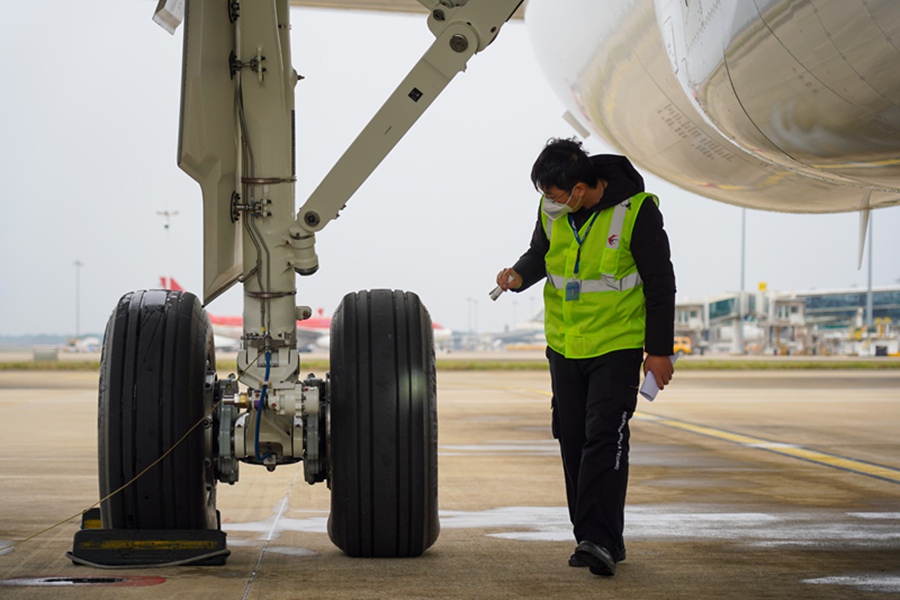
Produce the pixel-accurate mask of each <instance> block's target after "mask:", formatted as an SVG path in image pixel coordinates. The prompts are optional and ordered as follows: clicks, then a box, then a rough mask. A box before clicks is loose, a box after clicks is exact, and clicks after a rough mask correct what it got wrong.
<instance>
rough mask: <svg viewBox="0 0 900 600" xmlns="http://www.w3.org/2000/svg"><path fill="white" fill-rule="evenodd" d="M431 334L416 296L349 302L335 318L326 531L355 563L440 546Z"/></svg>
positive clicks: (379, 295)
mask: <svg viewBox="0 0 900 600" xmlns="http://www.w3.org/2000/svg"><path fill="white" fill-rule="evenodd" d="M433 335H434V334H433V329H432V325H431V318H430V317H429V315H428V312H427V311H426V310H425V307H424V306H423V305H422V303H421V301H420V300H419V297H418V296H416V295H415V294H413V293H411V292H400V291H390V290H373V291H366V292H357V293H351V294H347V295H346V296H345V297H344V299H343V301H342V302H341V305H340V306H339V307H338V309H337V311H336V312H335V315H334V319H333V320H332V325H331V402H330V407H331V419H330V428H331V431H330V438H329V448H328V451H329V456H330V460H329V476H328V477H329V483H330V487H331V516H330V517H329V521H328V533H329V535H330V536H331V540H332V542H334V543H335V545H337V546H338V547H339V548H340V549H341V550H343V551H344V552H345V553H347V554H348V555H350V556H359V557H407V556H418V555H420V554H422V552H424V551H425V550H427V549H428V548H429V547H430V546H431V545H432V544H433V543H434V541H435V540H436V539H437V536H438V533H439V531H440V524H439V522H438V510H437V401H436V380H435V367H434V342H433Z"/></svg>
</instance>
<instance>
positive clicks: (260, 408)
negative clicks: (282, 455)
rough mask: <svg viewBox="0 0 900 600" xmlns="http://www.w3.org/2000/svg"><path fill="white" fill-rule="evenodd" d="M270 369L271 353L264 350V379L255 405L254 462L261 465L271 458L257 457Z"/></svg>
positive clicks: (266, 456) (268, 453) (267, 455)
mask: <svg viewBox="0 0 900 600" xmlns="http://www.w3.org/2000/svg"><path fill="white" fill-rule="evenodd" d="M271 369H272V351H271V350H266V378H265V379H264V380H263V386H262V390H260V392H259V404H257V405H256V440H255V445H256V448H255V452H256V460H257V461H258V462H259V463H260V464H262V462H263V461H264V460H266V459H267V458H268V457H270V456H272V453H271V452H267V453H266V455H265V456H262V457H260V455H259V422H260V421H262V411H263V410H265V408H266V389H267V388H268V387H269V372H270V371H271Z"/></svg>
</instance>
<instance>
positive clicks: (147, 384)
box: [98, 290, 217, 530]
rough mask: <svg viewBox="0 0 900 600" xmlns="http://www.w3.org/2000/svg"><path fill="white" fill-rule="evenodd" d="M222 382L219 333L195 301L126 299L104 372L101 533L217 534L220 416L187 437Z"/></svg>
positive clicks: (167, 296)
mask: <svg viewBox="0 0 900 600" xmlns="http://www.w3.org/2000/svg"><path fill="white" fill-rule="evenodd" d="M214 377H215V349H214V346H213V335H212V327H211V326H210V323H209V318H208V317H207V316H206V312H205V311H204V310H203V308H202V306H201V305H200V301H199V300H198V299H197V298H196V297H195V296H194V295H193V294H190V293H185V292H172V291H166V290H153V291H138V292H132V293H129V294H126V295H125V296H123V297H122V298H121V299H120V300H119V304H118V306H117V307H116V310H115V312H114V313H113V314H112V316H111V317H110V319H109V322H108V323H107V326H106V334H105V336H104V340H103V354H102V358H101V365H100V400H99V420H98V426H99V435H98V442H99V459H100V460H99V463H100V465H99V466H100V498H101V499H104V500H103V501H102V503H101V506H100V513H101V520H102V523H103V528H105V529H176V530H180V529H215V528H216V527H217V517H216V479H215V474H214V467H213V465H214V463H213V460H212V459H213V427H212V417H211V416H209V418H208V420H206V421H204V422H203V423H202V424H200V426H198V427H197V428H195V429H194V430H193V431H191V432H190V433H188V431H189V430H190V429H191V428H192V427H194V425H196V424H197V423H199V422H200V421H201V419H203V418H204V415H208V413H209V411H210V409H211V408H212V403H213V383H214ZM185 435H186V436H187V437H186V438H185V439H184V441H182V442H181V443H178V442H179V440H180V439H181V438H182V437H183V436H185ZM176 444H177V445H176ZM173 446H175V448H174V450H172V451H171V453H169V454H167V455H166V456H165V458H163V459H162V461H161V462H159V464H157V465H155V466H153V467H152V468H149V470H147V469H148V467H150V465H151V464H152V463H153V462H154V461H156V460H157V459H159V458H160V457H161V456H163V454H164V453H166V452H167V451H168V450H170V449H171V448H172V447H173ZM144 470H147V472H146V473H144ZM138 475H140V477H139V478H138V479H137V480H136V481H134V482H133V483H130V484H129V482H131V481H132V479H134V478H135V477H137V476H138ZM126 484H129V485H127V487H125V488H124V489H123V490H122V491H120V492H118V493H116V494H115V495H113V496H112V497H110V498H107V496H109V494H111V493H113V492H116V491H117V490H119V488H121V487H122V486H125V485H126Z"/></svg>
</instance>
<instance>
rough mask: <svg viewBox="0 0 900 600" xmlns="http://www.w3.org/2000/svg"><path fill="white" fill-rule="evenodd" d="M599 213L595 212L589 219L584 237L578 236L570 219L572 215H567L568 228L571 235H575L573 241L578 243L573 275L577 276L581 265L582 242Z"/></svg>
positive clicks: (576, 229)
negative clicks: (570, 228)
mask: <svg viewBox="0 0 900 600" xmlns="http://www.w3.org/2000/svg"><path fill="white" fill-rule="evenodd" d="M599 214H600V213H599V212H595V213H594V216H592V217H591V220H590V221H588V224H587V229H585V230H584V237H581V236H580V235H578V228H576V227H575V221H574V220H573V219H572V214H571V213H570V214H569V226H570V227H572V233H573V234H575V241H576V242H578V252H577V253H576V254H575V274H576V275H578V267H579V266H580V265H581V245H582V244H584V240H586V239H587V236H588V234H589V233H590V232H591V227H593V226H594V221H596V220H597V215H599Z"/></svg>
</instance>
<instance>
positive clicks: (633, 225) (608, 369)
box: [497, 139, 675, 576]
mask: <svg viewBox="0 0 900 600" xmlns="http://www.w3.org/2000/svg"><path fill="white" fill-rule="evenodd" d="M531 181H532V183H533V184H534V186H535V188H536V189H537V190H538V191H540V192H542V194H543V195H542V196H541V209H540V213H539V214H538V219H537V224H536V225H535V228H534V233H533V234H532V237H531V245H530V246H529V248H528V251H527V252H525V254H523V255H522V257H521V258H520V259H519V260H518V261H517V262H516V263H515V265H514V266H513V267H512V268H507V269H503V270H502V271H500V273H499V274H498V275H497V284H498V285H499V286H500V287H501V288H502V289H504V290H514V291H522V290H525V289H527V288H529V287H530V286H532V285H534V284H535V283H537V282H538V281H540V280H541V279H544V278H545V277H546V278H547V281H546V283H545V284H544V328H545V332H546V337H547V358H548V360H549V361H550V376H551V384H552V389H553V400H552V402H551V407H552V417H551V422H552V429H553V436H554V437H555V438H557V439H558V440H559V445H560V450H561V454H562V460H563V470H564V473H565V479H566V495H567V499H568V505H569V517H570V518H571V520H572V525H573V528H574V534H575V539H576V541H577V542H578V545H577V547H576V549H575V553H574V554H572V556H571V557H570V558H569V564H570V565H571V566H588V567H590V570H591V572H592V573H594V574H597V575H607V576H610V575H614V574H615V572H616V563H617V562H621V561H623V560H625V544H624V540H623V538H622V532H623V528H624V515H625V492H626V489H627V486H628V449H629V437H630V434H629V429H628V421H629V419H630V418H631V416H632V415H633V413H634V410H635V407H636V405H637V389H638V382H639V379H640V368H641V363H642V362H643V368H644V373H645V374H646V373H647V372H651V373H653V376H654V377H655V378H656V381H657V384H658V385H659V388H660V389H662V388H663V387H665V385H666V384H668V383H669V381H670V379H671V378H672V373H673V367H672V363H671V361H670V359H669V356H670V355H671V354H672V342H673V337H674V321H675V274H674V271H673V269H672V263H671V260H670V255H669V240H668V237H667V236H666V233H665V231H664V230H663V220H662V215H661V214H660V212H659V209H658V208H657V202H658V201H657V199H656V197H655V196H652V195H651V194H647V193H644V181H643V178H642V177H641V175H640V174H639V173H638V172H637V171H636V170H635V168H634V167H633V166H632V165H631V163H630V162H629V161H628V159H627V158H625V157H624V156H615V155H597V156H588V154H587V153H586V152H585V151H584V149H583V148H582V146H581V143H580V142H577V141H575V140H571V139H553V140H550V141H549V142H548V143H547V145H546V147H545V148H544V149H543V151H542V152H541V153H540V155H539V156H538V158H537V160H536V161H535V163H534V167H533V168H532V171H531ZM644 350H646V352H647V357H646V359H645V358H644Z"/></svg>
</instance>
